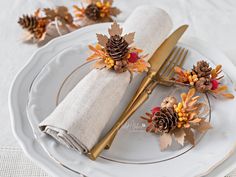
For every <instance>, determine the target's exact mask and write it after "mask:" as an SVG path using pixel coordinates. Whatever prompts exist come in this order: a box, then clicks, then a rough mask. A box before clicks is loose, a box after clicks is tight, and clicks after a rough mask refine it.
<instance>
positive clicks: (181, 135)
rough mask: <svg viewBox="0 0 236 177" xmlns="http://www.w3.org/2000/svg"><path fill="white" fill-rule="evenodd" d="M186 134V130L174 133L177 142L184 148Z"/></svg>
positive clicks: (177, 130) (178, 130)
mask: <svg viewBox="0 0 236 177" xmlns="http://www.w3.org/2000/svg"><path fill="white" fill-rule="evenodd" d="M185 136H186V134H185V132H184V130H183V129H182V128H181V129H176V130H175V131H174V137H175V140H176V141H177V142H178V143H179V144H181V145H182V146H183V145H184V139H185Z"/></svg>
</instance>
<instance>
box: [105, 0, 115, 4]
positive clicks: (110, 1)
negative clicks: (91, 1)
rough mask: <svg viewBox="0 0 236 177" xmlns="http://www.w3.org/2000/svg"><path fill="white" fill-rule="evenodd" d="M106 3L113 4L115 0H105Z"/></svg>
mask: <svg viewBox="0 0 236 177" xmlns="http://www.w3.org/2000/svg"><path fill="white" fill-rule="evenodd" d="M103 2H104V3H107V2H108V3H110V4H113V0H103Z"/></svg>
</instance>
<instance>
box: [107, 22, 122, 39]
mask: <svg viewBox="0 0 236 177" xmlns="http://www.w3.org/2000/svg"><path fill="white" fill-rule="evenodd" d="M122 31H123V29H122V28H121V27H120V25H119V24H118V23H116V22H114V23H113V24H112V25H111V28H109V29H108V32H109V34H110V36H115V35H121V34H122Z"/></svg>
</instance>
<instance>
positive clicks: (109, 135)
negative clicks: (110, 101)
mask: <svg viewBox="0 0 236 177" xmlns="http://www.w3.org/2000/svg"><path fill="white" fill-rule="evenodd" d="M156 85H157V82H153V83H151V84H150V85H149V86H148V87H147V88H146V89H145V91H144V92H143V93H142V94H141V95H140V96H139V97H138V98H137V99H136V101H135V103H134V104H133V105H132V107H131V108H130V109H129V110H128V111H127V112H124V113H123V114H122V115H121V117H120V118H119V119H118V121H117V122H116V123H115V124H114V126H113V127H112V128H111V129H110V131H109V132H108V133H107V134H106V135H105V136H104V137H103V138H102V139H101V140H100V141H99V142H98V143H97V144H96V145H95V146H94V147H93V148H92V149H91V150H90V152H89V154H88V156H89V158H90V159H91V160H95V159H96V158H97V157H98V156H99V154H100V153H101V152H102V151H103V149H104V148H105V147H106V145H107V144H109V142H110V141H111V140H112V138H114V136H115V134H116V133H117V131H118V130H119V129H120V128H121V127H122V125H123V124H124V123H125V122H126V121H127V120H128V119H129V117H130V116H131V115H132V114H133V113H134V112H135V111H136V110H137V109H138V108H139V107H140V106H141V105H142V104H143V103H144V102H145V101H146V100H147V99H148V97H149V95H150V94H151V93H152V90H153V89H154V88H155V87H156Z"/></svg>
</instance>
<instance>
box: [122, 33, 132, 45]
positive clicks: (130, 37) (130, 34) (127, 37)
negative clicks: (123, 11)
mask: <svg viewBox="0 0 236 177" xmlns="http://www.w3.org/2000/svg"><path fill="white" fill-rule="evenodd" d="M134 34H135V32H133V33H129V34H126V35H124V37H123V38H124V39H125V41H126V42H127V43H128V44H132V43H133V42H134Z"/></svg>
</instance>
